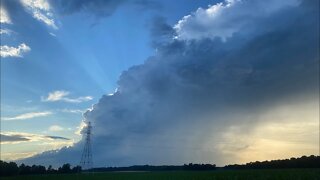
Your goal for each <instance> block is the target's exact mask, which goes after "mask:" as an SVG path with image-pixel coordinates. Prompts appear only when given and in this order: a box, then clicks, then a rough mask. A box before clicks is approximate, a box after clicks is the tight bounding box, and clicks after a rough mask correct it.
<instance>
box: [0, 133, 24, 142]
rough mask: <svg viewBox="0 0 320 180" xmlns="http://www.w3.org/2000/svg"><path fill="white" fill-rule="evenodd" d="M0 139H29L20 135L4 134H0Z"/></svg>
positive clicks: (12, 140)
mask: <svg viewBox="0 0 320 180" xmlns="http://www.w3.org/2000/svg"><path fill="white" fill-rule="evenodd" d="M0 139H1V142H23V141H29V140H30V139H28V138H25V137H23V136H21V135H5V134H0Z"/></svg>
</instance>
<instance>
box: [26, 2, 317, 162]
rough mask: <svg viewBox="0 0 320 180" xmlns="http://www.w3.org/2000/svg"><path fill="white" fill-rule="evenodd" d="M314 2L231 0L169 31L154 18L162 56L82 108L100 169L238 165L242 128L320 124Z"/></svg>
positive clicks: (77, 148) (65, 155)
mask: <svg viewBox="0 0 320 180" xmlns="http://www.w3.org/2000/svg"><path fill="white" fill-rule="evenodd" d="M317 3H318V2H317V1H298V0H287V1H281V2H280V1H270V2H269V1H242V2H238V1H230V2H224V3H222V4H217V5H214V6H211V7H209V8H208V9H199V10H197V11H196V12H194V13H191V15H190V16H186V17H184V18H183V19H182V20H181V21H179V22H177V24H176V25H175V26H174V27H172V28H171V30H170V26H169V25H166V24H165V21H163V19H161V18H160V19H155V22H154V23H153V24H154V25H155V26H154V27H153V28H152V29H151V31H152V34H153V35H154V36H155V37H154V39H155V42H156V43H155V44H156V45H157V53H156V54H155V55H154V56H153V57H150V58H149V59H148V60H147V61H146V62H145V63H144V64H142V65H138V66H134V67H131V68H130V69H128V70H127V71H124V72H123V73H122V75H121V77H120V78H119V81H118V89H117V91H116V92H115V93H114V94H113V95H104V96H103V97H102V98H101V99H100V100H99V102H98V103H97V104H95V105H94V106H93V108H92V110H89V111H87V112H86V113H85V114H84V117H85V119H86V121H91V122H92V123H93V140H92V143H93V157H94V164H95V166H106V165H107V166H109V165H117V166H123V165H132V164H182V163H189V162H200V163H206V162H209V163H218V164H224V163H226V162H227V161H228V162H230V160H226V159H228V158H229V159H233V161H232V162H237V161H238V159H237V156H236V155H234V154H233V153H229V154H228V156H229V157H225V156H226V152H241V151H242V150H245V149H249V148H251V147H253V146H254V143H252V142H253V141H250V140H244V139H240V138H241V137H242V136H240V134H241V135H243V134H246V133H247V134H250V133H251V132H253V130H256V127H258V126H259V125H260V124H261V123H267V122H268V121H270V122H273V123H280V124H281V123H284V124H290V123H300V122H302V121H304V120H306V119H307V118H308V117H309V116H310V118H309V119H311V120H317V118H318V117H317V116H319V115H318V114H317V113H316V112H317V111H318V106H319V105H318V98H319V97H318V91H319V84H318V82H319V79H318V73H319V69H318V67H319V66H318V65H319V54H318V51H319V46H318V41H319V34H318V30H319V19H318V17H319V16H318V13H319V9H317V8H318V4H317ZM262 7H263V8H262ZM252 9H255V10H256V11H251V10H252ZM257 9H258V10H257ZM262 9H264V11H262ZM249 12H250V13H249ZM251 12H255V13H251ZM163 38H165V39H163ZM159 39H160V40H159ZM310 104H311V105H310ZM309 105H310V106H309ZM283 107H287V109H283ZM288 108H289V110H288ZM301 109H303V112H305V114H303V113H300V112H301ZM283 113H284V114H285V116H282V115H283ZM299 113H300V114H299ZM270 114H271V115H270ZM280 116H281V118H279V117H280ZM302 118H306V119H302ZM284 124H282V125H284ZM311 127H313V126H311ZM230 129H232V132H233V133H239V135H238V136H237V134H233V136H232V137H234V138H235V139H234V140H235V141H231V140H230V139H226V136H228V134H227V133H228V131H229V130H230ZM313 133H314V132H313ZM237 138H238V139H237ZM252 138H254V137H252ZM282 140H283V139H282ZM288 141H290V140H289V139H288ZM311 143H315V142H311ZM297 146H298V145H297ZM301 146H303V145H301V144H300V145H299V147H301ZM82 147H83V142H82V141H81V142H79V143H77V144H75V145H74V146H72V147H69V148H63V149H61V150H60V151H50V152H45V153H43V154H40V155H36V156H34V157H32V158H28V159H25V160H23V162H29V163H39V164H42V163H43V162H46V163H47V164H53V165H60V164H61V163H65V161H66V160H69V162H70V163H72V164H77V163H78V162H79V158H80V155H81V150H82ZM263 148H266V149H268V148H269V147H268V146H266V144H265V147H263ZM302 148H303V147H302ZM260 150H261V149H260ZM312 150H313V151H314V153H316V152H317V149H312ZM272 157H275V156H272ZM272 157H270V158H272Z"/></svg>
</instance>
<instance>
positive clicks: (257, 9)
mask: <svg viewBox="0 0 320 180" xmlns="http://www.w3.org/2000/svg"><path fill="white" fill-rule="evenodd" d="M297 5H299V0H287V1H278V0H270V1H262V2H261V1H242V0H225V1H224V2H221V3H217V4H215V5H212V6H209V7H208V8H207V9H203V8H198V9H197V11H196V12H194V13H191V14H190V15H187V16H184V17H183V18H182V19H181V20H180V21H179V22H178V23H177V24H176V25H175V26H174V29H175V30H176V32H177V36H176V37H175V38H177V39H183V40H191V39H202V38H210V39H214V38H217V37H218V38H221V39H222V40H223V41H226V39H227V38H230V37H231V36H233V34H234V33H238V32H242V31H245V32H246V31H250V28H255V26H254V25H253V24H257V23H256V22H259V20H260V19H261V18H264V17H267V16H269V15H270V14H272V13H275V12H278V11H279V10H281V9H283V8H286V7H290V6H297Z"/></svg>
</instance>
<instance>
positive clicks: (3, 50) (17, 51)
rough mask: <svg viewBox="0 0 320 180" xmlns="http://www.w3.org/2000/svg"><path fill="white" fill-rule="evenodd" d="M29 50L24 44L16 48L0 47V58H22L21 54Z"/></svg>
mask: <svg viewBox="0 0 320 180" xmlns="http://www.w3.org/2000/svg"><path fill="white" fill-rule="evenodd" d="M30 50H31V48H30V47H29V46H27V45H26V44H25V43H22V44H20V45H19V46H18V47H11V46H7V45H4V46H0V56H1V57H3V58H5V57H23V56H22V54H23V53H26V52H29V51H30Z"/></svg>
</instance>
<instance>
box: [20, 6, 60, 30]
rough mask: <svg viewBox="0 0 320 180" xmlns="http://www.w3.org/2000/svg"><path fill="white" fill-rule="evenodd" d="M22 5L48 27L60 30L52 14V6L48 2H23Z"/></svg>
mask: <svg viewBox="0 0 320 180" xmlns="http://www.w3.org/2000/svg"><path fill="white" fill-rule="evenodd" d="M21 3H22V5H23V6H24V7H25V9H26V10H27V11H29V12H30V13H32V15H33V17H34V18H35V19H37V20H39V21H41V22H43V23H45V24H46V25H48V26H50V27H52V28H54V29H58V27H57V25H56V23H55V21H54V19H53V13H52V12H51V7H50V4H49V2H48V1H47V0H21Z"/></svg>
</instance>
